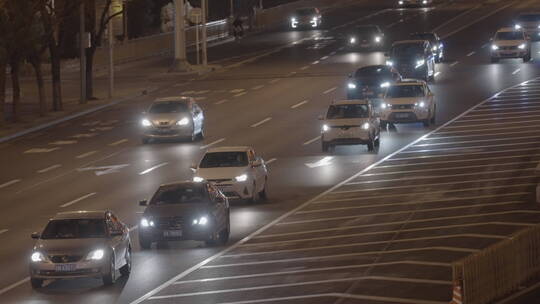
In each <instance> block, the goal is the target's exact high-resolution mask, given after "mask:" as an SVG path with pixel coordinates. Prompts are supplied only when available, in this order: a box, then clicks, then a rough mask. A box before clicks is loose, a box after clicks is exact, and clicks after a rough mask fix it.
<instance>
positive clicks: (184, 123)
mask: <svg viewBox="0 0 540 304" xmlns="http://www.w3.org/2000/svg"><path fill="white" fill-rule="evenodd" d="M188 123H189V118H187V117H184V118H182V119H180V120H179V121H177V122H176V125H177V126H185V125H187V124H188Z"/></svg>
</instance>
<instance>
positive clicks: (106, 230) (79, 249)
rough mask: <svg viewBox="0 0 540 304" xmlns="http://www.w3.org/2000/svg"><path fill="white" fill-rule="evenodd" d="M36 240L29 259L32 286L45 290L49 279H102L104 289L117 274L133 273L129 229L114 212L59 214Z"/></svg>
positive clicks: (36, 234)
mask: <svg viewBox="0 0 540 304" xmlns="http://www.w3.org/2000/svg"><path fill="white" fill-rule="evenodd" d="M32 238H33V239H36V243H35V245H34V249H33V250H32V254H31V256H30V283H31V284H32V287H33V288H39V287H41V286H42V284H43V281H44V280H47V279H70V278H80V277H99V278H101V279H102V280H103V283H104V284H105V285H110V284H113V283H114V282H115V281H116V272H117V270H120V274H121V275H123V276H128V275H129V274H130V272H131V240H130V237H129V229H128V227H127V226H126V225H125V224H124V223H122V222H121V221H120V220H119V219H118V218H117V217H116V215H114V214H113V213H112V212H111V211H75V212H62V213H58V214H57V215H56V216H55V217H53V218H52V219H50V220H49V223H48V224H47V226H45V229H44V230H43V232H42V233H37V232H34V233H32Z"/></svg>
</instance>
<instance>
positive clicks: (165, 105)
mask: <svg viewBox="0 0 540 304" xmlns="http://www.w3.org/2000/svg"><path fill="white" fill-rule="evenodd" d="M187 111H188V106H187V104H186V103H185V102H178V101H170V102H158V103H155V104H153V105H152V106H151V107H150V110H149V111H148V112H150V113H152V114H161V113H181V112H187Z"/></svg>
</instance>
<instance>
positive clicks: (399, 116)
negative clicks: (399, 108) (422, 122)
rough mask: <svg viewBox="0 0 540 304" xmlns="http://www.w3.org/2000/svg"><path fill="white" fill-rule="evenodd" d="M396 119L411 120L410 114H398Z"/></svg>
mask: <svg viewBox="0 0 540 304" xmlns="http://www.w3.org/2000/svg"><path fill="white" fill-rule="evenodd" d="M396 118H409V113H396Z"/></svg>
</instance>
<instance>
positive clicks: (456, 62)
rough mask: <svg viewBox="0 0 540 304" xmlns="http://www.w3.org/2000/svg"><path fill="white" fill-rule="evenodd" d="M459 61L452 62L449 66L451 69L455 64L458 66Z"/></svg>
mask: <svg viewBox="0 0 540 304" xmlns="http://www.w3.org/2000/svg"><path fill="white" fill-rule="evenodd" d="M458 63H459V61H454V62H453V63H451V64H450V66H451V67H453V66H455V65H456V64H458Z"/></svg>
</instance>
